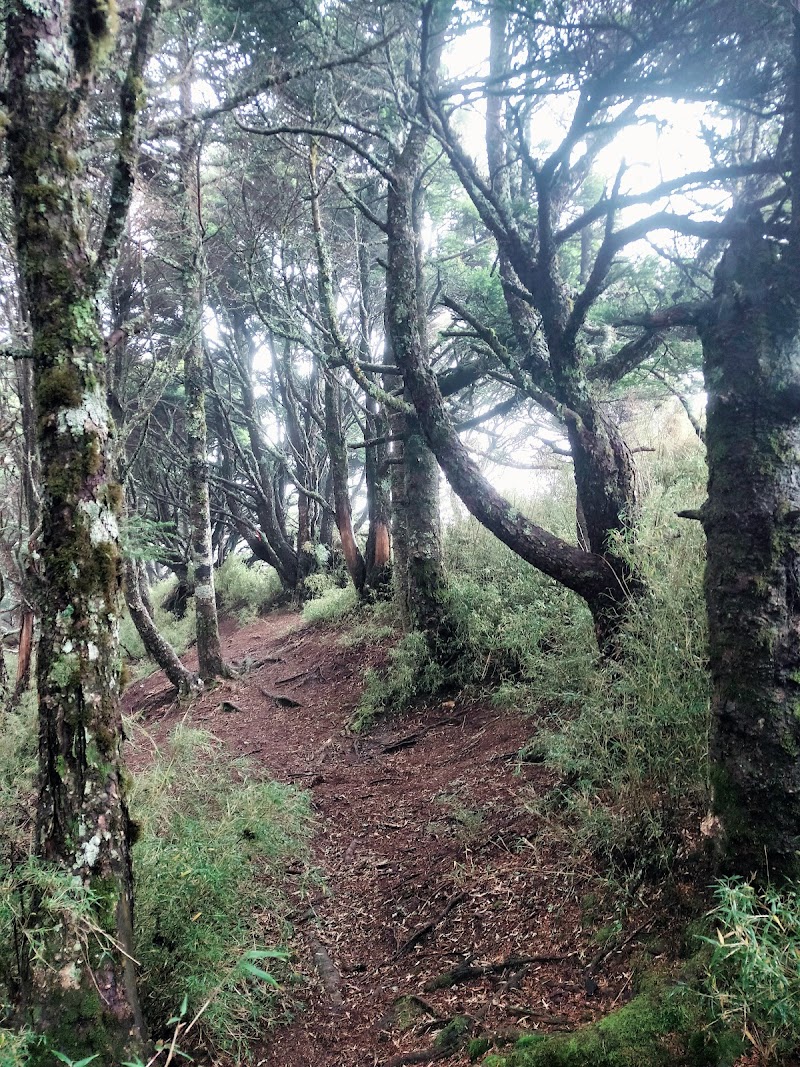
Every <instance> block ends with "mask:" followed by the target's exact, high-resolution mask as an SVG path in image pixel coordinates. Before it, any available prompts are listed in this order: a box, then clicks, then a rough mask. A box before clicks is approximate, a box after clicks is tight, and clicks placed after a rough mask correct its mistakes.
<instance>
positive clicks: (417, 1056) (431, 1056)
mask: <svg viewBox="0 0 800 1067" xmlns="http://www.w3.org/2000/svg"><path fill="white" fill-rule="evenodd" d="M456 1051H457V1050H456V1049H452V1048H424V1049H420V1051H419V1052H406V1053H404V1054H403V1055H402V1056H393V1057H392V1058H391V1059H390V1060H387V1061H386V1063H385V1064H384V1065H383V1067H405V1064H407V1063H433V1061H434V1060H444V1059H447V1058H448V1057H449V1056H454V1055H455V1053H456Z"/></svg>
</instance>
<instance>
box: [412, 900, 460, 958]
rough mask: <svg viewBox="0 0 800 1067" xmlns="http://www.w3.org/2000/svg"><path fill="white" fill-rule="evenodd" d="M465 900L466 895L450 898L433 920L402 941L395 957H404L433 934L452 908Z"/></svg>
mask: <svg viewBox="0 0 800 1067" xmlns="http://www.w3.org/2000/svg"><path fill="white" fill-rule="evenodd" d="M466 899H467V894H466V893H456V895H455V896H453V897H450V899H449V900H448V902H447V904H445V906H444V909H443V910H442V911H441V912H439V914H438V915H437V916H436V917H435V918H433V919H431V921H430V922H427V923H425V925H424V926H420V928H419V929H418V930H416V931H415V932H414V933H413V934H412V935H411V937H409V938H408V940H407V941H404V942H403V944H402V945H401V946H400V947H399V948H398V950H397V952H396V955H397V956H404V955H405V954H406V953H407V952H410V951H411V949H412V948H414V946H415V945H418V944H419V943H420V941H424V940H425V938H426V937H427V936H428V935H429V934H431V933H433V931H434V930H435V929H436V927H437V926H438V925H439V923H440V922H442V920H443V919H446V918H447V916H448V915H449V914H450V912H451V911H452V910H453V908H455V907H457V906H458V905H459V904H463V902H464V901H465V900H466Z"/></svg>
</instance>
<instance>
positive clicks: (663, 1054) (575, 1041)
mask: <svg viewBox="0 0 800 1067" xmlns="http://www.w3.org/2000/svg"><path fill="white" fill-rule="evenodd" d="M700 1004H701V1002H700V1001H699V999H698V998H696V996H694V995H692V994H691V993H688V992H687V991H685V990H684V989H682V988H681V987H673V988H672V989H669V990H667V989H664V988H663V987H659V988H658V990H657V991H656V990H653V991H649V992H645V993H641V994H639V995H638V996H637V997H636V998H635V999H634V1000H632V1001H631V1002H630V1003H629V1004H626V1005H625V1006H624V1007H622V1008H620V1009H619V1010H618V1011H615V1012H613V1013H612V1014H611V1015H608V1016H607V1017H606V1018H605V1019H601V1020H600V1022H598V1023H594V1024H592V1025H591V1026H587V1027H584V1028H583V1029H581V1030H578V1031H576V1032H575V1033H573V1034H554V1035H545V1034H533V1035H530V1036H528V1037H524V1038H521V1039H520V1041H519V1042H518V1043H517V1046H516V1048H515V1050H514V1052H513V1053H512V1054H511V1055H510V1056H506V1057H501V1058H496V1057H492V1063H494V1064H496V1065H497V1067H501V1065H502V1067H712V1065H713V1067H724V1065H726V1064H727V1065H730V1064H732V1063H733V1060H734V1059H735V1057H736V1056H737V1055H740V1054H741V1052H742V1043H741V1041H739V1040H738V1039H737V1040H735V1041H733V1042H732V1041H731V1040H730V1038H729V1037H728V1036H727V1035H726V1036H725V1037H724V1038H719V1037H714V1036H712V1035H711V1034H710V1033H708V1032H707V1030H706V1028H705V1019H704V1018H703V1015H702V1011H701V1007H700Z"/></svg>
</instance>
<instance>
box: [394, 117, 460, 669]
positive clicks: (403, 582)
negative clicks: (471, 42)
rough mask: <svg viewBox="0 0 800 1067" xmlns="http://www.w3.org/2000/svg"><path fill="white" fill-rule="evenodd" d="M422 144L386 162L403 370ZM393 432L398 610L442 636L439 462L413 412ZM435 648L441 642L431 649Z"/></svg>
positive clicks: (421, 330)
mask: <svg viewBox="0 0 800 1067" xmlns="http://www.w3.org/2000/svg"><path fill="white" fill-rule="evenodd" d="M426 143H427V135H426V134H425V132H424V131H423V130H422V129H421V128H420V127H415V128H413V129H412V130H411V132H410V133H409V135H408V137H407V140H406V143H405V145H404V147H403V149H402V151H401V152H399V153H398V155H397V157H396V159H395V161H394V166H393V168H392V179H391V181H390V182H389V189H388V200H387V217H386V232H387V258H388V270H387V277H386V328H387V335H388V347H389V348H390V350H391V360H392V361H393V362H394V363H395V364H396V365H397V366H398V367H399V368H400V369H401V370H402V371H403V373H404V375H405V372H406V369H407V368H408V367H411V366H418V365H419V366H421V365H426V364H427V323H426V313H425V306H424V305H425V301H424V296H423V285H422V271H421V261H420V238H419V226H418V218H419V212H418V206H419V205H418V203H417V196H418V192H419V189H418V180H419V175H420V170H421V167H422V160H423V155H424V151H425V146H426ZM392 435H393V436H398V437H401V438H402V452H401V453H400V455H399V456H398V458H400V459H401V461H402V466H401V467H400V468H399V469H398V470H397V472H396V479H397V480H399V479H400V478H402V485H401V484H398V485H397V489H398V492H397V493H396V496H395V500H394V506H395V508H397V509H399V511H400V514H399V516H398V521H397V523H396V525H395V547H396V551H397V552H398V556H399V557H400V561H401V562H400V566H398V567H397V571H396V573H397V579H398V581H397V588H398V592H399V596H400V603H401V610H402V612H403V615H404V617H405V619H406V620H407V623H408V625H409V626H411V627H412V628H413V629H418V630H421V631H422V632H424V633H426V634H428V636H429V638H431V639H435V643H436V644H437V645H439V646H441V645H442V641H446V633H447V632H449V631H448V627H447V625H446V618H445V616H446V615H447V610H446V606H445V598H446V592H447V580H446V577H445V573H444V566H443V561H442V540H441V529H440V520H439V468H438V465H437V463H436V459H435V457H434V455H433V453H432V452H431V450H430V448H429V447H428V443H427V441H426V439H425V436H424V435H423V431H422V428H421V427H420V426H419V424H418V423H417V420H416V419H415V418H414V417H413V416H405V415H402V414H400V415H398V416H397V417H396V418H395V419H394V420H393V425H392ZM438 651H439V652H441V651H442V649H441V647H440V648H439V649H438Z"/></svg>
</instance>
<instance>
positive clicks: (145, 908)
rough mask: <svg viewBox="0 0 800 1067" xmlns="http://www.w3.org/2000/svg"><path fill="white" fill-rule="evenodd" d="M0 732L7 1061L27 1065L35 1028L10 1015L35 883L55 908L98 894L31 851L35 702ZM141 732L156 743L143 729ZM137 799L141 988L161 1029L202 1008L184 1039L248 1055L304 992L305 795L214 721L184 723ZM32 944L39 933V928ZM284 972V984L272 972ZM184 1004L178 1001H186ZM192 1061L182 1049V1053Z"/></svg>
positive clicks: (1, 1008) (222, 1055) (88, 903)
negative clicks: (247, 759) (214, 727)
mask: <svg viewBox="0 0 800 1067" xmlns="http://www.w3.org/2000/svg"><path fill="white" fill-rule="evenodd" d="M5 726H6V728H5V731H4V732H3V734H2V735H0V818H2V819H3V826H4V835H3V847H2V849H1V850H0V1067H24V1064H25V1063H26V1062H27V1052H28V1050H29V1046H30V1040H29V1038H28V1036H27V1035H26V1034H25V1033H24V1032H23V1033H20V1032H17V1031H15V1030H13V1029H10V1028H9V1029H4V1028H3V1023H4V1022H7V1020H9V1019H10V1017H11V1005H12V1003H13V1000H14V988H15V984H16V981H17V960H16V956H15V953H14V940H15V929H18V928H19V923H20V921H21V919H22V917H23V913H24V911H25V900H26V899H27V898H28V896H29V894H30V892H31V890H32V889H33V888H35V889H37V890H38V891H39V893H40V896H41V897H42V899H43V900H44V901H45V902H48V901H49V904H47V903H46V904H45V906H46V908H47V909H48V910H49V911H50V912H52V914H54V915H57V914H59V913H60V911H61V910H63V909H69V910H70V911H71V912H72V913H73V914H76V915H79V916H80V915H81V914H83V912H84V911H86V914H87V916H90V915H91V912H92V900H91V899H90V897H89V896H88V895H87V894H85V893H83V894H81V893H78V892H76V888H75V885H74V884H73V881H72V879H71V878H69V877H67V876H65V875H63V874H58V873H56V874H54V873H53V871H52V870H51V869H50V868H47V867H45V866H43V865H42V864H41V863H39V862H37V861H34V860H32V859H30V858H29V850H30V832H31V825H30V818H29V814H28V813H29V810H30V802H29V797H30V793H31V791H32V790H33V786H34V774H35V728H34V717H33V714H32V712H31V710H30V709H26V711H25V713H24V714H21V715H19V716H12V717H11V718H10V719H8V720H7V721H6V724H5ZM138 737H139V741H138V743H140V744H142V745H144V746H145V747H146V748H147V749H149V748H150V747H151V746H150V741H149V739H147V737H146V735H145V734H144V733H143V732H142V733H140V734H139V735H138ZM131 810H132V815H133V818H134V820H135V823H136V824H137V825H138V833H139V837H138V840H137V842H136V844H135V845H134V848H133V866H134V880H135V894H136V896H135V918H136V955H137V958H138V960H139V961H140V964H141V972H140V995H141V999H142V1004H143V1007H144V1010H145V1014H146V1017H147V1020H148V1024H149V1026H150V1028H151V1030H152V1032H153V1035H154V1037H156V1038H161V1039H162V1040H168V1039H169V1038H170V1037H171V1035H172V1031H173V1029H174V1025H175V1021H176V1019H178V1018H181V1017H182V1018H183V1021H184V1025H186V1024H187V1023H188V1021H189V1020H190V1019H192V1018H194V1017H195V1016H196V1015H198V1014H199V1018H198V1020H197V1022H196V1023H195V1025H194V1027H193V1028H192V1033H191V1037H190V1039H186V1040H185V1041H184V1039H181V1047H182V1048H183V1050H184V1051H188V1052H191V1051H192V1049H196V1048H202V1049H204V1050H205V1051H206V1053H207V1054H209V1055H211V1056H212V1058H213V1062H214V1063H217V1064H220V1065H222V1064H227V1063H237V1064H244V1063H248V1062H250V1055H251V1045H252V1042H253V1041H254V1040H255V1039H256V1038H258V1037H259V1036H261V1035H263V1033H264V1032H265V1030H266V1029H268V1028H269V1027H270V1026H271V1025H274V1024H275V1023H276V1022H277V1021H278V1020H281V1019H284V1018H286V1017H287V1016H288V1015H289V1014H290V1013H291V1011H292V1009H293V1006H294V1005H295V1003H296V995H297V991H296V989H295V986H294V982H295V978H294V975H293V972H292V970H291V966H290V964H289V963H288V962H286V961H287V960H288V958H289V957H288V955H287V950H290V946H291V937H292V930H291V925H290V924H289V922H288V919H287V915H288V913H289V910H290V902H289V899H288V896H287V892H288V889H287V876H286V867H287V866H288V865H290V864H297V863H299V864H300V867H301V869H302V868H303V867H304V866H305V863H306V858H307V841H308V836H309V832H310V815H309V808H308V800H307V797H306V795H305V794H304V793H301V792H298V791H297V790H294V789H292V788H291V787H287V786H280V785H277V784H276V783H274V782H269V781H260V780H258V779H256V778H255V777H253V776H252V774H251V772H250V770H249V768H248V767H247V765H246V764H245V763H243V762H241V761H235V760H231V759H229V758H227V757H226V756H225V754H224V753H223V751H222V749H221V746H220V745H219V744H218V743H217V742H216V741H215V740H214V739H213V738H212V737H211V736H210V735H209V734H207V733H205V732H203V731H200V730H193V729H190V728H188V727H186V726H180V727H178V729H177V730H176V731H175V733H174V734H173V736H172V738H171V740H170V743H169V745H168V746H166V747H165V748H164V750H163V751H160V752H157V753H156V755H155V758H154V759H153V760H152V762H151V763H150V766H149V768H148V769H147V770H146V771H145V772H144V773H143V774H141V775H139V776H138V778H137V779H136V781H135V784H134V788H133V795H132V798H131ZM29 934H30V936H31V937H32V938H33V940H34V942H35V938H36V936H37V934H36V931H30V932H29ZM276 983H277V984H276ZM182 1007H183V1011H181V1008H182ZM184 1062H186V1061H184Z"/></svg>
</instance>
